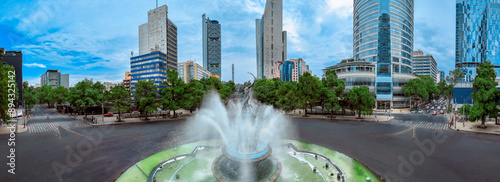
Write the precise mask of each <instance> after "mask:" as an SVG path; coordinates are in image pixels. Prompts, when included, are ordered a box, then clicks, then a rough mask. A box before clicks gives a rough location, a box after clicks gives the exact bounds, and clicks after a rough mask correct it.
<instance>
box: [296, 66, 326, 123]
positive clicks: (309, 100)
mask: <svg viewBox="0 0 500 182" xmlns="http://www.w3.org/2000/svg"><path fill="white" fill-rule="evenodd" d="M320 84H321V83H320V81H319V79H318V78H317V77H314V76H312V75H311V73H309V72H305V73H304V74H303V75H302V76H300V77H299V85H298V89H297V92H298V96H299V106H300V107H302V108H304V116H306V117H307V106H309V107H310V108H311V110H312V107H313V105H314V104H316V101H317V98H318V95H317V93H318V90H319V88H320Z"/></svg>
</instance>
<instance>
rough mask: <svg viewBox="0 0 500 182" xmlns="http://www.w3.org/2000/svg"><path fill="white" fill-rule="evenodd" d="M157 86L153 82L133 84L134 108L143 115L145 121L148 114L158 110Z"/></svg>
mask: <svg viewBox="0 0 500 182" xmlns="http://www.w3.org/2000/svg"><path fill="white" fill-rule="evenodd" d="M157 88H158V87H157V86H156V85H155V83H154V82H153V80H140V81H138V82H137V83H136V84H135V93H134V94H133V96H134V99H135V106H136V107H137V110H138V111H139V112H140V113H141V114H144V115H145V120H148V113H149V112H152V111H156V109H157V108H158V104H157V102H158V100H157V93H156V91H157Z"/></svg>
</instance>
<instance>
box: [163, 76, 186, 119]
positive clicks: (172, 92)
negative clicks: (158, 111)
mask: <svg viewBox="0 0 500 182" xmlns="http://www.w3.org/2000/svg"><path fill="white" fill-rule="evenodd" d="M167 78H168V79H167V80H168V81H166V82H163V85H164V86H166V87H165V88H163V89H161V95H162V98H161V99H160V103H161V104H162V105H163V109H165V110H173V111H174V118H175V117H177V115H176V114H175V111H176V110H179V109H180V108H183V107H184V105H183V104H184V102H185V97H186V91H185V89H186V83H184V81H183V80H182V79H181V78H179V73H177V71H175V70H170V69H169V70H167Z"/></svg>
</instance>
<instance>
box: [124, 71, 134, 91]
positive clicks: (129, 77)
mask: <svg viewBox="0 0 500 182" xmlns="http://www.w3.org/2000/svg"><path fill="white" fill-rule="evenodd" d="M122 84H123V86H124V87H125V89H127V90H129V91H130V87H131V86H132V73H130V72H125V79H123V81H122Z"/></svg>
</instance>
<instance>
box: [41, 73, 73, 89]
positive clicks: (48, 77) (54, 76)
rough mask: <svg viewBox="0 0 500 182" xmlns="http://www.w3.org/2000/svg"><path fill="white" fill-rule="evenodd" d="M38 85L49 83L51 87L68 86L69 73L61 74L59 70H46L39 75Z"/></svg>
mask: <svg viewBox="0 0 500 182" xmlns="http://www.w3.org/2000/svg"><path fill="white" fill-rule="evenodd" d="M40 85H42V86H43V85H50V86H52V88H57V87H58V86H63V87H65V88H69V75H68V74H61V71H59V70H47V71H46V72H45V73H44V74H42V76H40Z"/></svg>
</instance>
